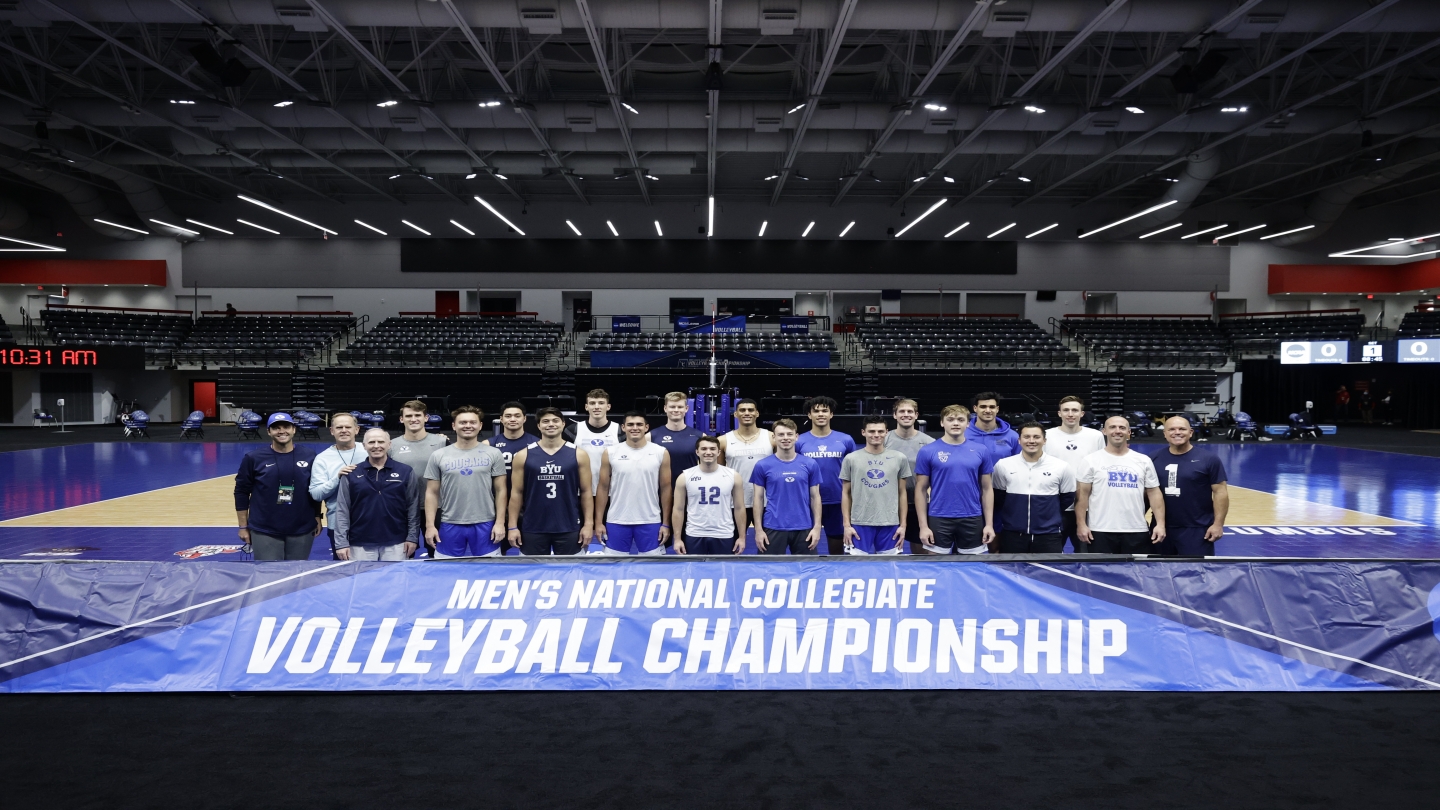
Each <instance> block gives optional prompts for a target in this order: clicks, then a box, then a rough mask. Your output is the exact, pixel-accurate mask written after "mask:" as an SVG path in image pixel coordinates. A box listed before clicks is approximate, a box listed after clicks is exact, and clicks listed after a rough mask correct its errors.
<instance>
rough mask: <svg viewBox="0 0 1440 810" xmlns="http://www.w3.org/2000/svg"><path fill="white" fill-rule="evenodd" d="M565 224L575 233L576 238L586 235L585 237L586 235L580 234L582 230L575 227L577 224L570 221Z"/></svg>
mask: <svg viewBox="0 0 1440 810" xmlns="http://www.w3.org/2000/svg"><path fill="white" fill-rule="evenodd" d="M565 224H566V225H569V226H570V230H572V231H574V232H575V235H576V236H584V235H585V234H582V233H580V229H579V228H577V227H575V223H573V222H571V221H570V220H568V219H567V220H565Z"/></svg>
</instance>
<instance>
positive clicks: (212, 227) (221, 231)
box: [185, 218, 235, 236]
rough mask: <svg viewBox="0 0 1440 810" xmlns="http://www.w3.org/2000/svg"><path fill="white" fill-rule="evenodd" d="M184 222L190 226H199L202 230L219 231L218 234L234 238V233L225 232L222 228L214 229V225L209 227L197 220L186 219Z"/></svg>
mask: <svg viewBox="0 0 1440 810" xmlns="http://www.w3.org/2000/svg"><path fill="white" fill-rule="evenodd" d="M185 221H186V222H188V223H190V224H191V225H199V226H200V227H202V228H209V229H210V230H212V231H219V232H220V233H223V234H228V235H230V236H234V235H235V232H234V231H227V230H225V229H224V228H217V227H215V226H214V225H210V224H208V223H205V222H201V221H200V220H198V219H188V218H187V219H186V220H185Z"/></svg>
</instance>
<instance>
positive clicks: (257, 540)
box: [235, 389, 1229, 560]
mask: <svg viewBox="0 0 1440 810" xmlns="http://www.w3.org/2000/svg"><path fill="white" fill-rule="evenodd" d="M688 408H689V405H688V402H687V398H686V396H685V395H684V394H682V393H678V392H676V393H671V394H667V395H666V397H665V402H664V410H665V416H666V423H665V424H664V425H663V426H660V427H653V428H652V427H651V426H650V423H649V421H648V420H647V418H646V416H645V414H644V413H642V412H639V411H631V412H628V413H626V414H625V415H624V417H623V418H622V419H621V420H620V421H612V420H611V419H610V397H609V395H608V394H607V393H606V392H605V391H603V390H599V389H597V390H594V391H591V392H590V393H589V394H588V395H587V396H586V400H585V411H586V417H587V418H585V419H583V420H578V421H572V420H571V419H570V418H567V417H566V415H565V414H563V413H562V412H560V411H559V410H557V409H555V408H541V409H539V410H538V411H536V413H535V426H536V429H537V431H538V433H539V435H538V436H536V435H534V434H532V433H529V432H527V430H526V420H527V414H526V411H525V408H524V407H523V406H522V405H521V404H520V403H518V402H510V403H507V404H506V405H505V406H503V408H502V409H501V412H500V419H499V421H500V427H499V429H498V430H497V431H496V432H495V435H493V436H491V437H490V438H487V439H481V438H480V433H481V428H482V425H483V422H484V414H482V413H481V412H480V410H479V409H478V408H475V407H473V406H462V407H460V408H457V409H455V410H454V411H453V412H452V413H451V414H450V416H451V429H452V430H453V432H454V434H455V441H454V442H453V443H451V442H450V441H449V440H448V438H447V437H446V436H444V435H442V434H438V433H427V432H426V430H425V425H426V420H427V418H428V416H429V414H428V411H427V408H426V406H425V404H424V403H423V402H420V401H418V400H415V401H411V402H407V403H406V404H405V405H404V407H403V408H402V411H401V421H402V422H403V424H404V426H405V431H404V433H403V434H402V435H401V436H399V437H396V438H393V439H392V437H391V436H390V434H389V432H388V431H386V430H384V429H382V428H371V429H369V430H367V431H365V432H364V434H363V435H359V426H358V425H357V424H356V421H355V419H354V417H352V416H351V415H349V414H346V413H339V414H335V415H334V416H332V417H331V420H330V433H331V435H332V436H333V438H334V444H333V445H332V446H330V447H328V448H326V449H325V450H323V451H321V452H318V453H317V452H315V451H314V450H313V449H311V448H308V447H304V446H300V445H297V444H296V443H295V441H294V439H295V423H294V420H293V419H292V418H291V417H290V416H289V415H288V414H285V413H275V414H271V415H270V417H269V419H268V430H269V433H270V439H271V443H270V444H269V446H267V447H263V448H259V449H256V450H254V451H252V452H250V453H248V454H247V455H246V456H245V458H244V460H243V461H242V462H241V465H240V470H239V472H238V473H237V475H236V479H235V508H236V511H237V516H238V519H239V525H240V537H241V539H242V541H244V542H245V544H246V545H247V546H248V547H249V549H250V550H251V552H252V553H253V555H254V558H255V559H256V560H297V559H309V558H310V557H311V553H312V548H313V547H314V546H315V538H316V537H318V536H319V535H321V534H322V533H325V534H326V535H327V537H328V540H329V545H330V550H331V553H332V554H333V556H334V557H335V558H336V559H340V560H404V559H410V558H412V557H414V556H416V555H417V553H418V554H420V555H425V554H428V555H429V556H433V557H493V556H499V555H503V554H506V553H511V554H524V555H550V554H580V553H582V552H587V551H588V552H590V553H602V554H665V553H668V552H672V551H673V553H676V554H699V555H727V554H741V553H744V552H745V551H746V550H747V548H748V547H749V543H747V539H749V538H753V543H754V549H755V551H756V552H758V553H760V554H787V553H788V554H827V553H828V554H835V555H838V554H858V555H879V554H901V553H905V552H906V551H907V550H908V552H909V553H911V554H914V555H946V554H985V553H1002V554H1037V553H1039V554H1058V553H1062V552H1064V551H1066V550H1067V548H1068V549H1069V550H1072V551H1074V552H1077V553H1087V552H1100V553H1117V554H1168V555H1182V556H1197V557H1202V556H1208V555H1210V554H1213V553H1214V543H1215V541H1216V540H1218V539H1219V538H1220V536H1221V535H1222V534H1223V532H1224V522H1225V515H1226V511H1227V510H1228V506H1229V497H1228V492H1227V490H1226V483H1225V480H1226V479H1225V469H1224V466H1223V464H1222V463H1221V462H1220V460H1219V458H1218V457H1217V456H1215V455H1214V454H1213V453H1211V452H1210V451H1208V450H1206V449H1204V448H1200V447H1196V446H1195V445H1194V444H1193V442H1192V439H1193V431H1192V430H1191V428H1190V424H1189V422H1188V421H1186V420H1185V419H1184V418H1183V417H1175V418H1173V419H1170V420H1168V421H1167V422H1166V423H1165V428H1164V434H1165V438H1166V443H1165V444H1164V445H1151V446H1149V448H1150V449H1153V450H1154V451H1155V452H1153V453H1151V454H1146V453H1143V452H1140V451H1139V450H1136V449H1132V448H1131V447H1130V444H1129V440H1130V425H1129V423H1128V421H1126V419H1125V417H1123V416H1118V415H1117V416H1111V417H1109V418H1108V419H1106V420H1105V422H1104V424H1103V430H1096V429H1094V428H1090V427H1085V426H1083V425H1081V421H1082V420H1083V419H1084V417H1085V411H1084V405H1083V403H1082V402H1081V401H1080V399H1079V398H1077V397H1065V398H1064V399H1062V400H1061V401H1060V403H1059V409H1058V416H1059V418H1060V424H1059V425H1057V426H1055V427H1052V428H1049V429H1048V430H1047V429H1045V428H1044V427H1043V426H1041V425H1040V424H1039V423H1036V422H1028V423H1026V424H1023V425H1020V426H1019V427H1018V429H1016V428H1012V427H1011V426H1010V425H1009V424H1008V423H1006V422H1005V421H1004V420H1003V419H1001V418H999V414H1000V396H999V395H998V394H996V393H994V392H985V393H981V394H978V395H976V396H975V397H974V398H973V399H972V401H971V407H969V408H967V407H965V406H964V405H947V406H945V407H944V408H942V409H941V411H940V436H939V437H938V438H937V437H935V436H931V435H929V434H928V433H925V432H922V431H921V430H919V429H918V427H917V423H918V421H919V417H920V409H919V405H918V404H917V403H916V402H915V401H914V400H910V399H901V400H899V401H897V402H896V403H895V406H894V411H893V413H892V414H891V416H890V417H889V418H888V419H887V418H886V417H884V416H880V415H875V416H867V417H865V418H864V419H863V420H862V429H861V440H862V443H861V444H859V445H857V443H856V441H855V439H854V438H853V437H851V436H850V435H848V434H846V433H842V432H839V431H836V430H833V429H832V427H831V423H832V420H833V419H834V417H835V413H836V409H837V404H836V402H835V401H834V400H833V399H831V398H829V397H823V396H821V397H814V398H812V399H810V400H808V401H807V402H806V404H805V412H806V416H807V418H808V419H807V421H808V430H806V431H805V432H803V433H802V432H800V425H798V424H797V423H796V421H795V420H794V419H789V418H782V419H777V420H775V421H774V422H773V423H772V424H771V425H770V427H769V428H768V429H767V428H764V427H761V426H760V421H759V420H760V410H759V407H758V405H757V404H756V403H755V402H754V401H753V400H749V399H742V400H739V401H738V402H737V403H736V405H735V412H734V419H735V423H736V427H735V429H734V430H731V431H729V432H727V433H725V434H723V435H721V436H718V437H717V436H711V435H707V434H704V433H702V432H701V431H699V430H697V429H695V428H692V427H689V426H688V425H687V424H686V414H687V412H688ZM892 423H893V427H892ZM1162 476H1163V477H1164V478H1165V480H1164V482H1163V484H1162V482H1161V477H1162ZM592 549H593V550H592Z"/></svg>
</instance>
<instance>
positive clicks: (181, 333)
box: [40, 307, 193, 362]
mask: <svg viewBox="0 0 1440 810" xmlns="http://www.w3.org/2000/svg"><path fill="white" fill-rule="evenodd" d="M40 320H41V322H43V323H44V324H45V331H46V332H47V333H48V334H49V335H50V339H51V340H53V341H54V342H55V343H56V345H59V346H70V345H89V346H140V347H143V348H144V349H145V359H146V360H147V361H154V362H161V361H164V360H167V359H168V358H169V356H170V354H171V353H172V352H173V351H175V349H176V348H178V347H179V345H180V343H181V341H183V340H184V339H185V336H186V335H188V334H190V330H191V329H192V328H193V323H192V322H191V319H190V316H188V315H162V314H156V313H150V312H113V311H107V310H94V309H83V308H76V309H72V308H69V307H54V308H50V309H44V310H41V311H40Z"/></svg>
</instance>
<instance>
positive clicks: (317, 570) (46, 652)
mask: <svg viewBox="0 0 1440 810" xmlns="http://www.w3.org/2000/svg"><path fill="white" fill-rule="evenodd" d="M87 562H88V561H87ZM349 564H350V561H349V560H344V561H341V562H337V563H331V564H330V565H327V566H324V567H323V568H312V569H310V570H309V571H305V572H302V573H299V574H291V575H290V576H288V577H285V578H283V579H277V580H275V581H274V582H267V583H265V584H264V585H256V586H255V587H253V588H246V589H245V590H243V591H239V592H238V593H232V594H230V595H229V596H222V597H220V598H218V599H211V600H210V601H209V602H201V603H200V604H198V605H191V606H190V607H187V608H181V609H180V610H174V611H171V612H169V613H166V614H164V615H162V616H154V617H151V618H149V619H146V620H145V621H142V622H135V623H133V624H127V625H125V626H124V627H112V628H110V629H109V630H106V631H104V632H100V633H96V634H95V635H93V636H87V637H85V638H82V639H79V640H77V641H71V642H69V643H68V644H61V645H60V646H59V647H52V648H51V649H48V650H42V651H41V652H37V653H31V654H30V655H27V656H25V657H24V658H16V659H15V660H14V661H6V662H5V663H3V664H0V669H4V668H5V667H8V666H11V665H13V664H19V663H22V662H24V661H29V660H30V659H32V658H39V657H40V656H42V655H49V654H50V653H53V652H59V651H61V650H63V649H66V648H67V647H75V646H78V645H81V644H84V643H85V642H87V641H94V640H95V639H97V638H104V637H105V636H108V635H112V634H114V633H120V632H124V631H125V630H130V629H132V628H135V627H143V626H144V625H147V624H150V623H151V622H158V621H160V620H161V619H168V618H170V617H171V616H179V615H180V614H182V613H189V612H190V611H192V610H198V609H200V608H203V607H207V606H209V605H213V604H216V603H218V602H225V601H228V600H231V599H234V598H236V597H239V596H244V595H245V594H247V593H254V592H256V591H263V590H265V589H266V588H269V587H271V586H273V585H279V584H280V583H282V582H289V581H290V580H292V579H299V578H301V577H308V576H310V575H311V574H318V573H320V572H321V571H329V570H330V569H331V568H338V567H340V566H342V565H349Z"/></svg>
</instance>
